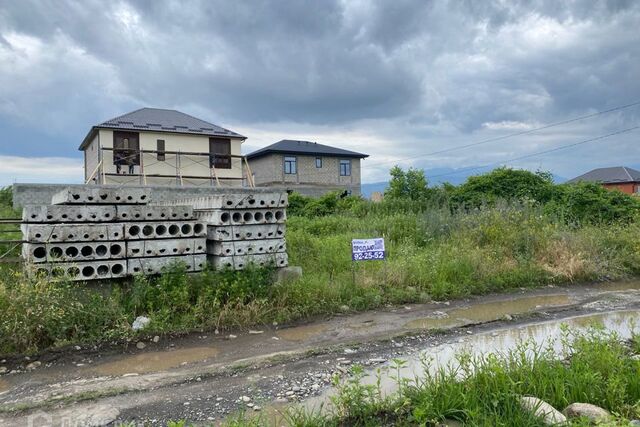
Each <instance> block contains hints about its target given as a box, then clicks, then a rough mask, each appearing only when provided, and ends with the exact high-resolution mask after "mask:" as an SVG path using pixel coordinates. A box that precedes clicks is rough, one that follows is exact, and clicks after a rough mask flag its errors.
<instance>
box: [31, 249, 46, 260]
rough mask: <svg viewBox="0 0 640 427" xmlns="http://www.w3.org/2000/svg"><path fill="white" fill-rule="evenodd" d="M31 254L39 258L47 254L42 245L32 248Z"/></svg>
mask: <svg viewBox="0 0 640 427" xmlns="http://www.w3.org/2000/svg"><path fill="white" fill-rule="evenodd" d="M33 256H34V257H36V258H40V259H41V258H44V257H46V256H47V250H46V249H45V248H44V246H38V247H37V248H35V249H34V250H33Z"/></svg>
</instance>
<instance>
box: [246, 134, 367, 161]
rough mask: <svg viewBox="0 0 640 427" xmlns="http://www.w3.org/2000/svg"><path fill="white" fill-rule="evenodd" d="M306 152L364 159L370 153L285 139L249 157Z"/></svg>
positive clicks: (313, 154) (312, 154)
mask: <svg viewBox="0 0 640 427" xmlns="http://www.w3.org/2000/svg"><path fill="white" fill-rule="evenodd" d="M272 153H278V154H304V155H309V156H329V157H355V158H359V159H364V158H365V157H369V155H368V154H362V153H356V152H355V151H349V150H343V149H342V148H335V147H330V146H328V145H323V144H318V143H317V142H310V141H296V140H293V139H283V140H282V141H278V142H276V143H275V144H271V145H269V146H267V147H264V148H261V149H259V150H256V151H254V152H253V153H250V154H248V155H247V159H253V158H256V157H262V156H266V155H267V154H272Z"/></svg>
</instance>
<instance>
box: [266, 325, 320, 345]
mask: <svg viewBox="0 0 640 427" xmlns="http://www.w3.org/2000/svg"><path fill="white" fill-rule="evenodd" d="M327 328H328V325H326V324H315V325H304V326H297V327H294V328H287V329H282V330H281V331H278V333H277V336H278V338H281V339H283V340H287V341H295V342H299V341H306V340H308V339H309V338H311V337H313V336H315V335H320V334H321V333H322V332H324V331H326V330H327Z"/></svg>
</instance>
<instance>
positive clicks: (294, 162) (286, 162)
mask: <svg viewBox="0 0 640 427" xmlns="http://www.w3.org/2000/svg"><path fill="white" fill-rule="evenodd" d="M282 163H283V164H282V168H283V170H284V174H285V175H297V174H298V158H297V157H295V156H284V157H283V162H282ZM287 166H289V168H288V169H289V171H287ZM292 166H293V167H292Z"/></svg>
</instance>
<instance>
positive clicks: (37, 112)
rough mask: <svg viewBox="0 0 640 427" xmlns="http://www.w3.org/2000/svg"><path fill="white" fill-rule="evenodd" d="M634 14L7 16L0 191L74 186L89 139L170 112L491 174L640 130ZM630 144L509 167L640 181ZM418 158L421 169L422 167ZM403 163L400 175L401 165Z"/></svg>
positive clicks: (367, 169)
mask: <svg viewBox="0 0 640 427" xmlns="http://www.w3.org/2000/svg"><path fill="white" fill-rule="evenodd" d="M639 27H640V2H638V1H633V0H629V1H607V2H605V1H601V2H598V1H595V0H594V1H584V2H580V1H562V2H559V1H557V0H550V1H523V2H507V1H499V2H498V1H496V2H489V1H468V2H465V1H449V2H447V1H425V0H416V1H410V0H408V1H404V0H393V1H377V2H373V1H330V0H323V1H307V2H305V1H301V0H291V1H284V0H278V1H264V2H263V1H258V0H252V1H211V0H203V1H190V2H187V1H156V0H148V1H140V2H127V1H102V0H100V1H89V0H84V1H63V0H53V1H45V0H36V1H28V0H20V1H14V0H0V185H2V184H8V183H11V182H14V181H19V182H20V181H39V182H54V181H56V182H65V181H66V182H77V181H79V180H81V179H82V178H81V176H82V172H81V168H82V160H81V159H82V157H81V153H80V152H79V151H77V148H78V145H79V144H80V142H81V141H82V139H83V138H84V136H85V135H86V133H87V132H88V130H89V129H90V127H91V126H92V125H94V124H96V123H99V122H102V121H104V120H106V119H109V118H112V117H115V116H118V115H120V114H123V113H125V112H128V111H131V110H134V109H137V108H140V107H143V106H148V107H160V108H174V109H178V110H181V111H184V112H186V113H190V114H192V115H195V116H197V117H200V118H202V119H204V120H207V121H210V122H213V123H215V124H218V125H220V126H223V127H226V128H229V129H231V130H234V131H236V132H239V133H241V134H243V135H246V136H248V140H247V141H246V143H245V148H244V151H245V152H250V151H252V150H253V149H256V148H259V147H262V146H265V145H268V144H271V143H273V142H276V141H278V140H280V139H282V138H291V139H307V140H311V141H317V142H320V143H326V144H330V145H337V146H340V147H342V148H347V149H352V150H356V151H361V152H365V153H368V154H370V157H369V159H367V160H366V161H365V162H364V164H363V180H364V181H365V182H374V181H380V180H384V179H386V178H387V172H388V169H389V167H390V166H392V165H393V164H394V163H396V162H398V163H399V164H400V165H402V166H416V167H424V168H426V169H428V170H431V169H438V168H457V169H459V168H467V167H473V166H478V165H485V164H494V163H495V164H500V163H502V162H506V161H507V160H509V159H512V158H515V157H521V156H525V155H528V154H531V153H536V152H538V151H544V150H547V149H552V148H554V147H557V146H561V145H566V144H571V143H575V142H579V141H582V140H585V139H589V138H592V137H596V136H600V135H605V134H609V133H613V132H616V131H619V130H623V129H628V128H631V127H633V126H637V125H638V124H640V106H635V107H631V108H627V109H624V110H621V111H618V112H614V113H609V114H603V115H600V116H598V117H596V118H592V119H587V120H583V121H579V122H575V123H572V124H570V125H565V126H558V127H554V128H550V129H547V130H544V131H541V132H536V133H533V134H528V135H523V136H519V137H514V138H508V139H504V140H500V141H496V142H492V143H488V144H483V145H480V146H477V147H473V148H468V149H464V150H459V151H452V152H447V153H441V154H438V155H433V156H424V154H427V153H431V152H434V151H440V150H443V149H446V148H450V147H455V146H458V145H464V144H469V143H473V142H476V141H482V140H485V139H488V138H492V137H496V136H500V135H505V134H509V133H514V132H518V131H523V130H527V129H531V128H535V127H538V126H543V125H545V124H548V123H552V122H557V121H561V120H566V119H571V118H573V117H578V116H582V115H586V114H590V113H594V112H596V111H601V110H606V109H609V108H613V107H616V106H620V105H625V104H630V103H633V102H636V101H640V36H639V35H640V30H639ZM639 142H640V131H638V130H635V131H631V132H628V133H625V134H621V135H616V136H614V137H611V138H608V139H604V140H600V141H597V142H594V143H591V144H584V145H580V146H578V147H574V148H572V149H569V150H564V151H558V152H554V153H550V154H547V155H543V156H536V157H531V158H528V159H526V160H520V161H515V162H506V164H509V165H511V166H514V167H523V168H529V169H533V170H535V169H544V170H550V171H552V172H554V173H555V174H557V175H560V176H565V177H572V176H574V175H577V174H579V173H582V172H585V171H586V170H589V169H591V168H593V167H598V166H609V165H623V164H626V165H634V164H640V148H639ZM421 155H423V156H422V157H419V156H421ZM407 159H408V160H407Z"/></svg>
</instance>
